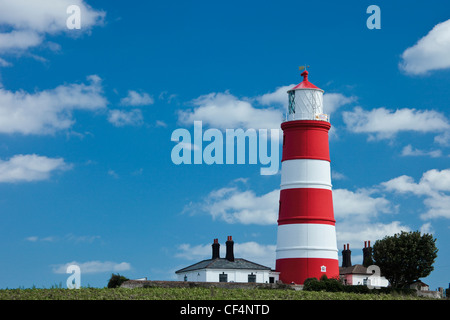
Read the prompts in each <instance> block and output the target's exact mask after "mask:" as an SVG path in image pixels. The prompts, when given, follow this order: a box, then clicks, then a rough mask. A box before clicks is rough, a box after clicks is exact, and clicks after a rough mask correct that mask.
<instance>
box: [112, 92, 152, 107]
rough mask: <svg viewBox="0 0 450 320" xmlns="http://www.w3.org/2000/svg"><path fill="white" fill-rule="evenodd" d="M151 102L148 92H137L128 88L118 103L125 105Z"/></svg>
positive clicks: (142, 104)
mask: <svg viewBox="0 0 450 320" xmlns="http://www.w3.org/2000/svg"><path fill="white" fill-rule="evenodd" d="M153 103H154V100H153V98H152V97H151V96H150V95H149V94H148V93H145V92H144V93H139V92H136V91H134V90H129V91H128V95H127V96H126V97H125V98H123V99H122V100H120V104H122V105H126V106H145V105H149V104H153Z"/></svg>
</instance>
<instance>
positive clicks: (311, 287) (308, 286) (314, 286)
mask: <svg viewBox="0 0 450 320" xmlns="http://www.w3.org/2000/svg"><path fill="white" fill-rule="evenodd" d="M325 289H326V287H325V283H324V282H323V281H319V280H318V279H317V278H308V279H306V280H305V281H304V282H303V290H305V291H322V290H325Z"/></svg>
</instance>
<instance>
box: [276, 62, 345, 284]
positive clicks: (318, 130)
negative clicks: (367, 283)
mask: <svg viewBox="0 0 450 320" xmlns="http://www.w3.org/2000/svg"><path fill="white" fill-rule="evenodd" d="M302 76H303V77H304V78H303V81H302V82H301V83H300V84H298V85H297V86H295V87H294V88H292V89H290V90H289V91H288V95H289V112H288V116H287V119H286V121H285V122H283V123H282V124H281V128H282V130H283V157H282V164H281V166H282V167H281V191H280V208H279V214H278V236H277V250H276V267H275V268H276V271H278V272H280V280H281V281H282V282H284V283H297V284H303V282H304V281H305V280H306V279H307V278H313V277H314V278H318V279H319V278H320V277H322V276H323V275H326V276H327V277H328V278H334V277H338V276H339V262H338V256H337V254H338V250H337V245H336V230H335V220H334V211H333V197H332V191H331V176H330V152H329V145H328V131H329V130H330V127H331V125H330V123H329V122H328V116H327V115H326V114H324V113H323V90H321V89H320V88H318V87H316V86H315V85H313V84H312V83H311V82H309V81H308V71H306V70H305V71H304V72H303V73H302Z"/></svg>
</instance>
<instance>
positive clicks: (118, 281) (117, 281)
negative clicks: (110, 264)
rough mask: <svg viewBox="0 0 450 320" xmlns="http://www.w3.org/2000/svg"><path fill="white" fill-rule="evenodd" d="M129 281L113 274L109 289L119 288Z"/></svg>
mask: <svg viewBox="0 0 450 320" xmlns="http://www.w3.org/2000/svg"><path fill="white" fill-rule="evenodd" d="M127 280H129V279H128V278H126V277H124V276H121V275H120V274H114V273H113V274H112V275H111V278H110V279H109V281H108V288H118V287H120V285H121V284H122V283H124V282H125V281H127Z"/></svg>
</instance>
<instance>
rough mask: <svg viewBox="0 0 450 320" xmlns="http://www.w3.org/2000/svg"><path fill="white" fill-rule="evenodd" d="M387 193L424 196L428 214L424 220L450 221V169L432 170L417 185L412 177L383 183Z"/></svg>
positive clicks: (422, 216)
mask: <svg viewBox="0 0 450 320" xmlns="http://www.w3.org/2000/svg"><path fill="white" fill-rule="evenodd" d="M381 186H383V187H384V188H385V189H386V190H387V191H394V192H397V193H401V194H406V195H408V194H412V195H416V196H423V197H424V200H423V203H424V205H425V207H426V210H427V211H426V212H424V213H423V214H422V215H421V218H422V219H424V220H427V219H432V218H440V217H441V218H448V219H450V169H445V170H441V171H439V170H437V169H432V170H429V171H427V172H425V173H424V174H423V175H422V177H421V179H420V181H419V182H418V183H416V182H415V181H414V179H413V178H412V177H410V176H406V175H403V176H400V177H397V178H394V179H391V180H389V181H386V182H383V183H381Z"/></svg>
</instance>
